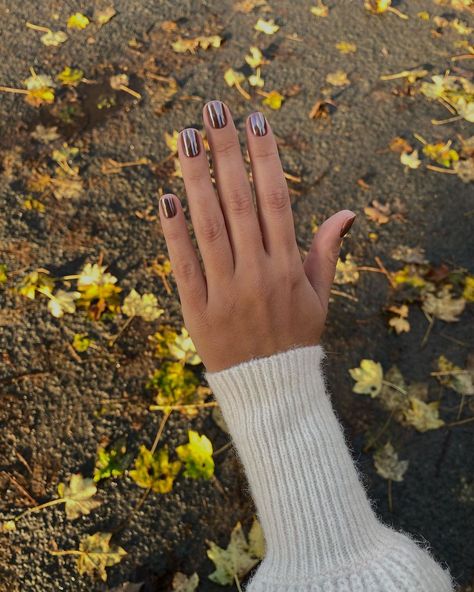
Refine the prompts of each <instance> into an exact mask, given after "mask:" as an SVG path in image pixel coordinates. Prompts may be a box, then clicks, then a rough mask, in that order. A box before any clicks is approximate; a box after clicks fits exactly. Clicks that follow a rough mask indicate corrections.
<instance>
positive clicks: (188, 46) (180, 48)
mask: <svg viewBox="0 0 474 592" xmlns="http://www.w3.org/2000/svg"><path fill="white" fill-rule="evenodd" d="M221 43H222V37H219V35H211V36H210V37H204V36H200V37H196V38H195V39H178V40H177V41H174V42H173V43H172V44H171V46H172V48H173V50H174V51H175V52H176V53H186V52H187V51H189V52H190V53H196V50H197V49H198V48H199V47H200V48H202V49H209V47H216V48H217V47H220V46H221Z"/></svg>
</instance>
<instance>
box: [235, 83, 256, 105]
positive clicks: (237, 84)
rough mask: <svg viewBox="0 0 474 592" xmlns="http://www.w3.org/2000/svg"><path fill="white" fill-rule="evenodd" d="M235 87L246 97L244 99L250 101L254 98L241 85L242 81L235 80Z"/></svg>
mask: <svg viewBox="0 0 474 592" xmlns="http://www.w3.org/2000/svg"><path fill="white" fill-rule="evenodd" d="M235 88H236V89H237V90H238V91H239V93H240V94H241V95H242V96H243V97H244V99H246V100H247V101H250V99H251V98H252V97H251V96H250V95H249V93H248V92H247V91H246V90H244V89H243V88H242V87H241V86H240V82H237V81H235Z"/></svg>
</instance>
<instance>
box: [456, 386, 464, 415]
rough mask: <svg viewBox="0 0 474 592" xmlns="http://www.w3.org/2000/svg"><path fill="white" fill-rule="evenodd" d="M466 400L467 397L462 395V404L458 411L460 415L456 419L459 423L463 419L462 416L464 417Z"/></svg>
mask: <svg viewBox="0 0 474 592" xmlns="http://www.w3.org/2000/svg"><path fill="white" fill-rule="evenodd" d="M465 400H466V395H465V394H464V393H463V394H462V395H461V403H460V404H459V411H458V415H457V417H456V419H457V420H458V421H459V420H460V419H461V415H462V410H463V408H464V402H465Z"/></svg>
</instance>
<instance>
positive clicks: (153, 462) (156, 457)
mask: <svg viewBox="0 0 474 592" xmlns="http://www.w3.org/2000/svg"><path fill="white" fill-rule="evenodd" d="M180 468H181V462H180V461H179V460H177V461H174V462H170V461H169V458H168V450H167V448H161V449H160V450H157V451H156V452H155V453H154V454H152V453H151V451H150V450H148V449H147V448H146V446H143V445H142V446H140V453H139V455H138V457H137V458H136V459H135V469H133V470H132V471H130V477H131V478H132V479H133V480H134V481H135V483H136V484H137V485H138V486H139V487H143V488H145V489H148V488H151V489H152V490H153V491H154V492H155V493H168V492H169V491H171V489H172V488H173V482H174V479H175V477H176V475H177V474H178V472H179V470H180Z"/></svg>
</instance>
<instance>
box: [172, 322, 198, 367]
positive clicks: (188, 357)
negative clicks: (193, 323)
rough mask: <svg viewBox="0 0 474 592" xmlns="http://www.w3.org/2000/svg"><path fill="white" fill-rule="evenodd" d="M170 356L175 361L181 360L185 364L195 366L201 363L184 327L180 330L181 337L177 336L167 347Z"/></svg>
mask: <svg viewBox="0 0 474 592" xmlns="http://www.w3.org/2000/svg"><path fill="white" fill-rule="evenodd" d="M168 349H169V352H170V354H171V355H172V356H173V357H175V358H176V359H177V360H182V361H183V362H184V363H186V364H190V365H192V366H195V365H196V364H200V363H201V358H200V357H199V356H198V354H197V352H196V348H195V347H194V343H193V340H192V339H191V337H190V336H189V333H188V331H187V329H186V327H183V328H182V329H181V335H177V336H176V338H175V339H174V341H173V342H171V343H170V344H169V346H168Z"/></svg>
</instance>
